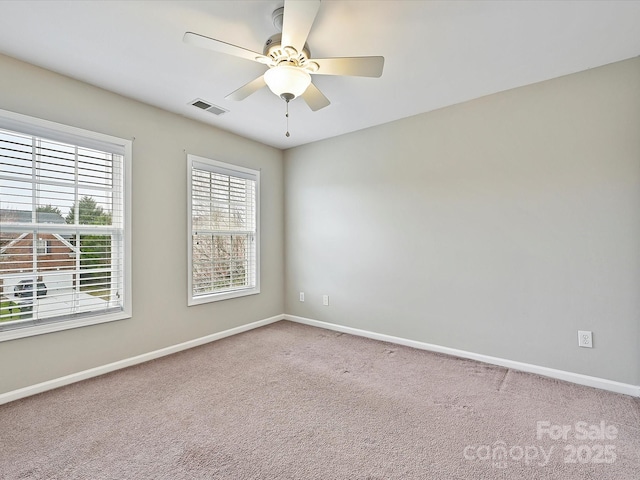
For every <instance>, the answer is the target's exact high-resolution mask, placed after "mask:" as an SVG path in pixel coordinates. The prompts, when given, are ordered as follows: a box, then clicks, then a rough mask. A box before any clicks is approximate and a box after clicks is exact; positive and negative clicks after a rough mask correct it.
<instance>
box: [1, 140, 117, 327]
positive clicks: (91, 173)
mask: <svg viewBox="0 0 640 480" xmlns="http://www.w3.org/2000/svg"><path fill="white" fill-rule="evenodd" d="M28 129H29V128H26V129H25V130H28ZM45 133H51V135H50V137H53V139H51V138H47V137H44V136H38V135H33V134H32V133H24V132H23V131H16V130H10V129H7V128H0V331H2V330H11V329H18V328H22V327H29V326H34V325H40V324H44V323H51V322H59V321H62V320H69V319H78V318H82V317H88V316H95V315H103V314H110V313H114V312H122V311H123V310H124V306H125V303H124V302H125V255H124V252H125V248H124V247H125V221H124V197H123V194H124V173H123V165H124V164H123V162H124V152H119V150H120V148H116V147H114V146H110V145H105V146H106V148H105V149H98V148H90V147H87V146H83V145H82V143H87V144H95V143H96V142H95V141H93V140H91V141H86V142H83V141H82V139H81V138H79V140H80V141H78V142H74V143H69V142H67V141H59V140H58V139H56V138H55V137H56V136H57V135H56V132H55V131H51V132H45ZM59 136H63V135H59Z"/></svg>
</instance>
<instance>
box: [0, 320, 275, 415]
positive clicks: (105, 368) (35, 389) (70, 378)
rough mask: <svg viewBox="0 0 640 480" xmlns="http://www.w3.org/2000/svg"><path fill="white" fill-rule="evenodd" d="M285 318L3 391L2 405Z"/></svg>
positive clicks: (225, 331)
mask: <svg viewBox="0 0 640 480" xmlns="http://www.w3.org/2000/svg"><path fill="white" fill-rule="evenodd" d="M283 319H284V315H276V316H274V317H270V318H265V319H263V320H258V321H257V322H253V323H249V324H247V325H241V326H240V327H236V328H231V329H229V330H224V331H222V332H218V333H214V334H211V335H207V336H205V337H200V338H196V339H194V340H189V341H187V342H184V343H179V344H177V345H172V346H170V347H165V348H161V349H160V350H155V351H153V352H149V353H143V354H142V355H138V356H135V357H131V358H125V359H124V360H119V361H117V362H113V363H109V364H107V365H102V366H100V367H96V368H91V369H89V370H84V371H82V372H78V373H72V374H71V375H66V376H64V377H60V378H55V379H53V380H49V381H46V382H42V383H37V384H35V385H31V386H28V387H24V388H20V389H18V390H13V391H11V392H7V393H3V394H0V405H2V404H4V403H8V402H12V401H14V400H18V399H20V398H24V397H28V396H30V395H36V394H37V393H42V392H46V391H47V390H53V389H54V388H58V387H63V386H65V385H69V384H71V383H75V382H79V381H81V380H86V379H88V378H92V377H97V376H99V375H104V374H105V373H109V372H113V371H115V370H120V369H122V368H127V367H131V366H133V365H137V364H139V363H144V362H148V361H149V360H154V359H156V358H160V357H164V356H166V355H171V354H172V353H177V352H180V351H182V350H187V349H189V348H193V347H198V346H200V345H204V344H205V343H209V342H214V341H216V340H220V339H221V338H225V337H230V336H231V335H237V334H238V333H242V332H246V331H248V330H253V329H254V328H258V327H263V326H265V325H269V324H270V323H274V322H278V321H280V320H283Z"/></svg>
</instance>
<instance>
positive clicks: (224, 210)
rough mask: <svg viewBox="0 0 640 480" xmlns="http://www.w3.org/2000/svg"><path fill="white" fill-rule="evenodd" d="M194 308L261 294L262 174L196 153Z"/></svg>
mask: <svg viewBox="0 0 640 480" xmlns="http://www.w3.org/2000/svg"><path fill="white" fill-rule="evenodd" d="M188 163H189V172H190V177H189V197H190V198H189V209H190V212H189V219H190V222H189V223H190V225H189V234H190V237H191V249H190V259H189V260H190V261H189V267H190V275H189V278H190V288H189V291H190V297H189V304H190V305H192V304H197V303H202V302H207V301H214V300H222V299H225V298H232V297H238V296H242V295H250V294H254V293H259V274H258V252H259V241H258V232H259V228H258V217H259V215H258V212H259V209H258V198H259V194H258V191H259V178H260V172H258V171H256V170H250V169H247V168H243V167H238V166H234V165H230V164H226V163H222V162H217V161H214V160H209V159H205V158H201V157H196V156H193V155H189V156H188Z"/></svg>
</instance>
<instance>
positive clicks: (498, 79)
mask: <svg viewBox="0 0 640 480" xmlns="http://www.w3.org/2000/svg"><path fill="white" fill-rule="evenodd" d="M282 4H283V0H255V1H242V0H233V1H222V0H213V1H186V0H185V1H182V0H181V1H149V0H147V1H132V0H127V1H115V0H110V1H97V0H93V1H89V0H86V1H79V0H72V1H68V0H44V1H29V0H19V1H13V0H4V1H1V2H0V52H2V53H4V54H6V55H9V56H12V57H15V58H18V59H21V60H24V61H27V62H29V63H32V64H35V65H38V66H41V67H44V68H47V69H50V70H53V71H55V72H59V73H62V74H64V75H68V76H70V77H73V78H77V79H80V80H82V81H85V82H88V83H90V84H93V85H97V86H99V87H102V88H105V89H107V90H111V91H114V92H117V93H120V94H122V95H125V96H128V97H131V98H134V99H137V100H140V101H142V102H145V103H148V104H151V105H155V106H158V107H160V108H163V109H166V110H169V111H172V112H176V113H179V114H182V115H184V116H186V117H191V118H194V119H197V120H200V121H203V122H207V123H210V124H212V125H215V126H217V127H219V128H222V129H224V130H228V131H230V132H234V133H237V134H238V135H242V136H244V137H248V138H252V139H255V140H257V141H260V142H262V143H265V144H267V145H272V146H274V147H277V148H282V149H284V148H290V147H293V146H297V145H301V144H304V143H308V142H312V141H315V140H319V139H323V138H328V137H332V136H336V135H340V134H343V133H347V132H351V131H355V130H360V129H362V128H366V127H369V126H372V125H378V124H381V123H385V122H389V121H392V120H396V119H398V118H403V117H407V116H410V115H415V114H418V113H422V112H427V111H430V110H434V109H437V108H442V107H445V106H448V105H452V104H456V103H460V102H464V101H466V100H470V99H473V98H477V97H480V96H483V95H488V94H491V93H496V92H500V91H504V90H507V89H511V88H514V87H518V86H522V85H527V84H531V83H535V82H539V81H542V80H547V79H550V78H554V77H558V76H561V75H566V74H569V73H574V72H578V71H582V70H586V69H589V68H593V67H597V66H600V65H605V64H608V63H612V62H616V61H619V60H623V59H627V58H631V57H635V56H638V55H640V27H639V26H640V1H611V0H609V1H595V0H588V1H420V0H411V1H402V0H388V1H366V0H324V1H323V2H322V4H321V6H320V12H319V14H318V16H317V17H316V21H315V23H314V25H313V28H312V30H311V34H310V36H309V39H308V43H309V46H310V49H311V54H312V56H313V57H316V58H324V57H344V56H367V55H382V56H384V57H385V67H384V73H383V75H382V77H381V78H360V77H333V76H315V77H314V83H315V84H316V85H317V86H318V88H320V89H321V90H322V92H323V93H324V94H325V95H326V96H327V97H328V98H329V99H330V100H331V105H330V106H329V107H327V108H325V109H322V110H320V111H317V112H312V111H311V110H310V109H309V108H308V107H307V106H306V104H304V102H303V101H302V100H300V99H296V100H294V101H293V102H292V103H291V106H290V131H291V137H289V138H286V137H285V135H284V134H285V130H286V125H285V117H284V112H285V104H284V102H283V101H282V100H280V99H279V98H278V97H276V96H275V95H273V94H272V93H271V92H270V91H269V90H268V89H266V88H264V89H262V90H260V91H258V92H257V93H255V94H253V95H251V96H249V97H248V98H247V99H245V100H244V101H242V102H234V101H230V100H224V97H225V96H226V95H227V94H229V93H231V92H232V91H234V90H235V89H237V88H238V87H240V86H242V85H244V84H245V83H247V82H248V81H250V80H252V79H254V78H255V77H258V76H259V75H261V74H262V73H263V72H264V70H265V69H266V67H265V66H262V65H260V64H258V63H254V62H251V61H248V60H244V59H240V58H235V57H231V56H227V55H224V54H220V53H216V52H212V51H209V50H204V49H200V48H197V47H194V46H190V45H187V44H184V43H183V42H182V36H183V34H184V33H185V32H186V31H192V32H197V33H200V34H202V35H206V36H209V37H212V38H216V39H219V40H223V41H225V42H228V43H232V44H235V45H239V46H241V47H244V48H247V49H250V50H254V51H258V52H262V45H263V43H264V41H265V40H266V39H267V38H268V37H269V36H271V35H272V34H274V33H276V30H275V28H274V27H273V24H272V22H271V13H272V12H273V10H275V9H276V8H277V7H279V6H282ZM196 98H201V99H204V100H206V101H208V102H212V103H213V104H215V105H218V106H221V107H223V108H225V109H227V110H229V112H228V113H226V114H224V115H221V116H219V117H218V116H215V115H212V114H210V113H206V112H203V111H201V110H198V109H197V108H195V107H193V106H190V105H189V102H190V101H192V100H194V99H196Z"/></svg>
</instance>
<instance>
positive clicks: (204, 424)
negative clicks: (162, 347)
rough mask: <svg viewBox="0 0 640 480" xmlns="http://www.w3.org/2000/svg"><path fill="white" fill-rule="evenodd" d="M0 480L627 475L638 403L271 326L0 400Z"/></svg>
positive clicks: (565, 479)
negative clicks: (12, 399)
mask: <svg viewBox="0 0 640 480" xmlns="http://www.w3.org/2000/svg"><path fill="white" fill-rule="evenodd" d="M0 478H2V479H11V480H13V479H60V480H62V479H64V480H70V479H86V480H102V479H105V480H106V479H114V480H115V479H132V480H133V479H135V480H139V479H155V480H160V479H167V480H168V479H171V480H181V479H185V480H186V479H189V480H194V479H229V480H244V479H265V480H272V479H301V480H314V479H318V480H329V479H371V480H372V479H404V480H407V479H447V480H462V479H465V480H470V479H516V478H524V479H562V480H573V479H616V480H623V479H639V478H640V399H637V398H633V397H629V396H625V395H619V394H614V393H609V392H605V391H600V390H597V389H592V388H589V387H583V386H579V385H574V384H570V383H565V382H561V381H557V380H553V379H549V378H545V377H541V376H537V375H532V374H527V373H522V372H519V371H514V370H511V369H507V368H503V367H497V366H492V365H487V364H483V363H480V362H476V361H472V360H466V359H461V358H456V357H450V356H446V355H440V354H434V353H430V352H425V351H421V350H416V349H412V348H408V347H403V346H398V345H394V344H389V343H384V342H379V341H374V340H369V339H365V338H359V337H354V336H350V335H346V334H341V333H336V332H333V331H327V330H322V329H318V328H313V327H309V326H304V325H299V324H294V323H290V322H287V321H282V322H278V323H275V324H272V325H269V326H266V327H263V328H259V329H256V330H252V331H249V332H245V333H242V334H240V335H236V336H233V337H229V338H225V339H223V340H219V341H217V342H214V343H211V344H207V345H204V346H201V347H198V348H194V349H191V350H188V351H184V352H180V353H178V354H175V355H172V356H169V357H164V358H161V359H158V360H154V361H152V362H148V363H145V364H141V365H137V366H134V367H131V368H127V369H124V370H120V371H117V372H113V373H110V374H107V375H103V376H101V377H97V378H93V379H90V380H86V381H83V382H79V383H76V384H73V385H69V386H66V387H63V388H59V389H57V390H53V391H50V392H46V393H43V394H40V395H36V396H32V397H29V398H25V399H22V400H19V401H16V402H12V403H9V404H6V405H4V406H1V407H0Z"/></svg>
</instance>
